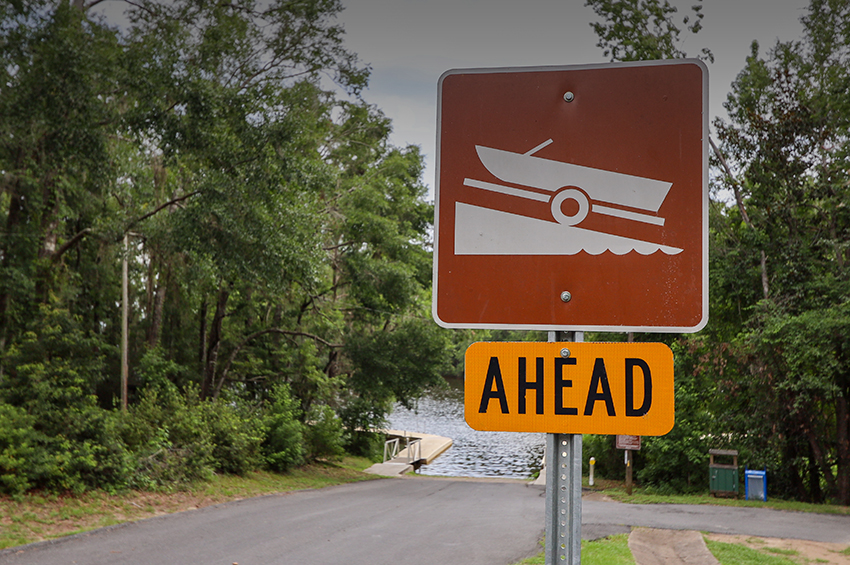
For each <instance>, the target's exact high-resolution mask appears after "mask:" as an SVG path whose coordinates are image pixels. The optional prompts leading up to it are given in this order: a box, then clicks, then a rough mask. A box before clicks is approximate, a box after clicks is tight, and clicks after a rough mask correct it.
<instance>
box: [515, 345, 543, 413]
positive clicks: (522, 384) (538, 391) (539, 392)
mask: <svg viewBox="0 0 850 565" xmlns="http://www.w3.org/2000/svg"><path fill="white" fill-rule="evenodd" d="M518 373H519V409H518V411H519V413H520V414H525V395H526V392H527V391H528V389H534V391H535V400H536V406H535V408H536V410H537V413H538V414H543V358H542V357H538V358H537V380H536V381H534V382H533V383H529V382H528V381H526V380H525V357H520V358H519V371H518Z"/></svg>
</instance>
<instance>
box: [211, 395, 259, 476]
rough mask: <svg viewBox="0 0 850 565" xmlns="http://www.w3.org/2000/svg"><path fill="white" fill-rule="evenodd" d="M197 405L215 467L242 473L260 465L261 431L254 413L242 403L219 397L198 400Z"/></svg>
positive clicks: (237, 473) (238, 473)
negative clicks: (199, 402) (209, 442)
mask: <svg viewBox="0 0 850 565" xmlns="http://www.w3.org/2000/svg"><path fill="white" fill-rule="evenodd" d="M200 407H201V416H202V419H203V422H204V425H205V426H206V428H207V430H208V431H209V434H210V440H211V441H212V460H213V466H214V468H215V470H216V471H221V472H223V473H230V474H235V475H242V474H245V473H247V472H248V471H250V470H251V469H255V468H257V467H258V466H260V465H261V462H262V456H261V454H260V445H261V443H262V441H263V434H262V429H261V426H260V424H259V422H258V418H257V417H256V416H255V415H253V414H251V413H250V412H249V411H248V409H247V408H246V407H245V406H243V405H241V404H238V403H235V402H228V401H225V400H224V399H222V398H216V399H215V400H212V401H209V402H202V403H201V406H200Z"/></svg>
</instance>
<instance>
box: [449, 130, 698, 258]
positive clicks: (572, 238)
mask: <svg viewBox="0 0 850 565" xmlns="http://www.w3.org/2000/svg"><path fill="white" fill-rule="evenodd" d="M550 143H552V140H551V139H549V140H547V141H545V142H543V143H541V144H540V145H538V146H537V147H535V148H534V149H531V150H530V151H528V152H526V153H513V152H510V151H504V150H502V149H494V148H492V147H485V146H483V145H476V146H475V150H476V152H477V153H478V158H479V159H480V160H481V163H482V164H483V165H484V167H485V168H486V169H487V170H488V171H489V172H490V173H491V174H492V175H493V176H494V177H496V178H497V179H499V180H500V181H502V182H505V183H510V184H513V185H520V186H523V187H528V188H517V187H514V186H507V185H504V184H496V183H491V182H486V181H481V180H476V179H472V178H465V179H464V181H463V184H464V185H466V186H470V187H473V188H478V189H481V190H488V191H491V192H497V193H500V194H506V195H510V196H515V197H519V198H524V199H527V200H534V201H538V202H548V203H549V205H550V209H551V213H552V218H553V219H554V220H555V222H557V224H552V222H547V221H544V220H538V219H536V218H527V217H525V216H517V215H515V214H510V213H507V212H501V211H497V210H490V209H488V208H482V207H479V206H474V205H471V204H465V203H460V202H458V203H457V204H456V219H455V226H456V233H455V252H456V253H457V254H461V255H467V254H469V255H478V254H481V255H494V254H495V255H514V254H520V255H537V254H542V255H574V254H576V253H578V252H579V251H586V252H588V253H590V254H592V255H597V254H600V253H603V252H605V251H611V252H613V253H615V254H617V255H623V254H625V253H628V252H631V251H637V252H638V253H641V254H643V255H648V254H651V253H654V252H656V251H662V252H664V253H667V254H668V255H675V254H678V253H680V252H681V251H682V249H679V248H675V247H670V246H665V245H660V244H657V243H653V242H649V241H642V240H637V239H632V238H627V237H622V236H617V235H613V234H609V233H605V232H598V231H593V230H589V229H586V228H580V227H576V226H577V225H578V224H580V223H581V222H582V221H583V220H584V219H585V218H586V217H587V216H588V214H590V213H591V212H593V213H594V214H602V215H607V216H612V217H616V218H621V219H625V220H630V221H635V222H641V223H646V224H651V225H656V226H663V225H664V218H663V217H660V216H658V215H657V213H658V210H659V208H660V207H661V205H662V204H663V203H664V199H665V198H666V197H667V194H668V192H669V191H670V188H671V187H672V183H670V182H666V181H660V180H654V179H648V178H644V177H638V176H633V175H627V174H623V173H616V172H613V171H606V170H603V169H594V168H591V167H584V166H581V165H574V164H572V163H566V162H562V161H552V160H549V159H543V158H541V157H536V156H534V153H537V152H538V151H540V150H541V149H543V148H544V147H546V146H548V145H549V144H550ZM529 189H536V190H539V191H544V192H537V191H535V190H529ZM567 200H573V201H574V202H575V203H576V204H577V205H578V206H577V209H576V206H573V207H572V209H573V210H575V213H572V214H570V215H568V214H565V213H564V211H563V209H562V204H564V202H566V201H567ZM617 206H619V207H617ZM624 208H629V209H624ZM509 216H513V218H511V217H509ZM545 224H549V225H545ZM512 232H517V233H512ZM519 232H522V233H519ZM516 236H520V237H519V238H517V237H516ZM553 238H554V239H553ZM511 241H513V243H510V242H511ZM559 242H561V243H563V245H559ZM505 244H507V245H505ZM525 244H527V245H526V246H525V247H524V248H523V247H522V246H523V245H525Z"/></svg>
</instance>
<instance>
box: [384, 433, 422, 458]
mask: <svg viewBox="0 0 850 565" xmlns="http://www.w3.org/2000/svg"><path fill="white" fill-rule="evenodd" d="M401 439H402V438H399V437H394V438H392V439H388V440H386V441H385V442H384V461H383V462H384V463H386V462H387V461H391V460H393V459H402V460H404V462H406V463H415V462H417V461H419V460H420V459H422V440H421V439H419V438H412V437H408V436H404V440H405V446H404V449H399V448H400V447H401ZM402 451H406V453H405V455H404V457H400V456H399V454H400V453H401V452H402Z"/></svg>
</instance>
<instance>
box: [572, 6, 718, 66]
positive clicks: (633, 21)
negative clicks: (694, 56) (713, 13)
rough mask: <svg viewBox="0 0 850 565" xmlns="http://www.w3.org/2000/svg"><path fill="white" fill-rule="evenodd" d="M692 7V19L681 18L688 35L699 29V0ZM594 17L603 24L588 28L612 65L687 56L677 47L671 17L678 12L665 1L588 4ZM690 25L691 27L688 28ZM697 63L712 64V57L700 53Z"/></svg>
mask: <svg viewBox="0 0 850 565" xmlns="http://www.w3.org/2000/svg"><path fill="white" fill-rule="evenodd" d="M697 1H698V2H699V3H698V4H695V5H693V6H692V7H691V10H693V17H694V18H695V19H694V21H693V22H691V17H690V16H684V18H682V25H684V26H686V27H687V29H688V31H690V32H691V33H697V32H699V31H700V29H702V18H703V17H704V14H703V13H702V0H697ZM585 6H590V7H592V8H593V10H594V11H595V12H596V15H597V16H599V17H601V18H603V19H604V22H593V23H591V24H590V26H591V27H592V28H593V31H594V32H595V33H596V35H597V36H598V37H599V42H598V43H597V44H596V45H597V47H600V48H601V49H602V50H603V55H604V56H605V57H610V58H611V61H647V60H653V59H680V58H684V57H686V56H687V55H686V54H685V52H684V51H682V50H681V49H680V48H679V47H678V44H679V34H680V33H681V30H680V28H679V27H678V25H677V24H676V23H675V22H674V20H673V16H674V14H675V13H676V12H677V11H678V9H677V8H676V7H675V6H673V5H671V4H670V2H669V1H668V0H663V1H660V0H628V1H622V0H587V2H585ZM688 24H690V25H688ZM699 58H700V59H707V60H709V61H711V62H714V55H712V54H711V52H710V51H709V50H708V49H703V50H702V52H701V55H700V56H699Z"/></svg>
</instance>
